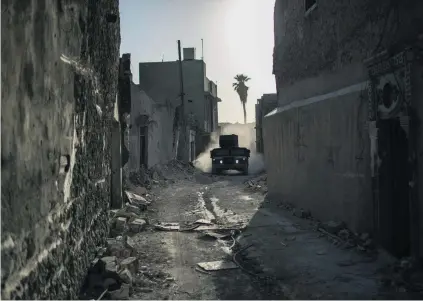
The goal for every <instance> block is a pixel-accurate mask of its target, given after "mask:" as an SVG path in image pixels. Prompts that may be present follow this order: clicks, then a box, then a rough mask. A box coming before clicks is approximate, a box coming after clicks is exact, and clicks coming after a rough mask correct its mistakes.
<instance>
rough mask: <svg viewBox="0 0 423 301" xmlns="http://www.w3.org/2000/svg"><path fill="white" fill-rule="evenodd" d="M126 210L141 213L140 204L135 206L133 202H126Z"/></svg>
mask: <svg viewBox="0 0 423 301" xmlns="http://www.w3.org/2000/svg"><path fill="white" fill-rule="evenodd" d="M125 207H126V210H127V211H128V212H132V213H135V214H136V215H140V214H141V209H140V208H139V207H138V206H135V205H131V204H129V203H128V204H126V206H125Z"/></svg>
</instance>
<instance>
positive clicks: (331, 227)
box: [318, 221, 346, 235]
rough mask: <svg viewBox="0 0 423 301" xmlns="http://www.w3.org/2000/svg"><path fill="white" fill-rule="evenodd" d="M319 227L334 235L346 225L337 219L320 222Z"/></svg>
mask: <svg viewBox="0 0 423 301" xmlns="http://www.w3.org/2000/svg"><path fill="white" fill-rule="evenodd" d="M318 227H319V228H322V229H323V230H325V231H326V232H328V233H330V234H333V235H337V234H338V233H339V231H341V230H343V229H346V225H345V223H344V222H335V221H329V222H326V223H320V224H319V226H318Z"/></svg>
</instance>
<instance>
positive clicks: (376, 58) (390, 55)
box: [263, 0, 423, 257]
mask: <svg viewBox="0 0 423 301" xmlns="http://www.w3.org/2000/svg"><path fill="white" fill-rule="evenodd" d="M421 11H423V2H422V1H417V0H409V1H403V2H401V1H382V0H378V1H374V0H373V1H372V0H357V1H347V0H336V1H335V0H325V1H324V0H321V1H319V0H314V1H313V0H306V1H293V0H276V3H275V10H274V32H275V48H274V57H273V60H274V67H273V72H274V75H275V78H276V85H277V95H278V108H277V109H276V110H275V111H273V112H272V113H271V114H268V115H267V116H266V117H265V118H264V121H263V139H264V145H265V149H264V152H265V160H266V167H267V171H268V184H269V195H270V196H273V197H274V198H275V199H283V200H284V201H287V202H292V203H294V204H295V205H297V206H299V207H302V208H307V209H310V210H311V212H312V214H313V215H315V216H316V217H317V218H319V219H321V220H340V221H344V222H346V223H347V224H348V226H349V227H350V228H352V229H353V230H355V231H359V232H370V233H372V234H373V235H374V236H375V237H376V239H377V241H378V242H379V243H380V244H381V245H382V246H383V247H385V248H386V249H387V250H388V251H390V252H391V253H392V254H394V255H396V256H399V257H400V256H407V255H410V254H412V255H413V256H421V255H422V254H423V239H422V237H423V222H422V221H423V201H422V200H423V182H422V181H423V177H422V176H420V177H418V176H417V175H418V174H420V175H421V174H422V172H423V165H422V160H423V159H422V155H421V154H422V151H423V148H422V147H423V146H422V143H421V141H423V134H422V129H421V126H420V125H419V124H420V122H419V120H422V118H423V103H422V102H421V101H420V100H421V98H422V97H423V88H422V87H423V85H422V80H423V79H422V77H421V74H422V64H421V63H422V55H421V49H422V45H423V42H422V28H423V15H422V14H421V13H420V12H421Z"/></svg>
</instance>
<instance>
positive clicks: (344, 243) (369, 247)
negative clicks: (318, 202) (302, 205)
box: [317, 221, 377, 255]
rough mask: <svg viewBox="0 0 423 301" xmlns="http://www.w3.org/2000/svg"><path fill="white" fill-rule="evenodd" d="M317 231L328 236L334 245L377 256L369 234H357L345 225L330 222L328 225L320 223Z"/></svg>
mask: <svg viewBox="0 0 423 301" xmlns="http://www.w3.org/2000/svg"><path fill="white" fill-rule="evenodd" d="M317 231H319V232H321V233H322V235H326V236H327V237H328V238H329V239H330V240H331V241H332V243H333V244H335V245H339V246H340V247H342V248H345V249H352V248H356V249H357V250H358V251H360V252H364V253H367V254H369V255H375V254H376V252H377V248H376V245H375V244H374V241H373V239H372V238H371V237H370V234H368V233H362V234H359V233H355V232H353V231H351V230H349V229H348V228H347V226H346V224H345V223H343V222H334V221H329V222H326V223H318V225H317Z"/></svg>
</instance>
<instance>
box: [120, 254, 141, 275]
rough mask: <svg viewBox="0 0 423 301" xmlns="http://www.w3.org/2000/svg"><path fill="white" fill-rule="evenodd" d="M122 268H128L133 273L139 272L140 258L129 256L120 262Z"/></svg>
mask: <svg viewBox="0 0 423 301" xmlns="http://www.w3.org/2000/svg"><path fill="white" fill-rule="evenodd" d="M120 267H121V268H122V269H128V270H129V271H130V272H131V273H132V274H133V275H136V274H137V273H138V258H136V257H128V258H125V259H124V260H122V262H121V263H120Z"/></svg>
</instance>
